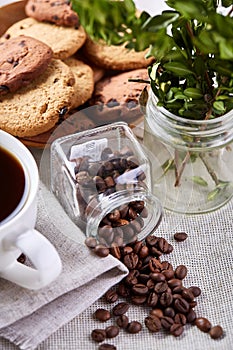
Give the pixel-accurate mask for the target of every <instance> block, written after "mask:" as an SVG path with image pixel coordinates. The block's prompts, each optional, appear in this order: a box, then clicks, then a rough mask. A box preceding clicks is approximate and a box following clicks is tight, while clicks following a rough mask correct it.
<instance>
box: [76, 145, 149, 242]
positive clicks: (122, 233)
mask: <svg viewBox="0 0 233 350" xmlns="http://www.w3.org/2000/svg"><path fill="white" fill-rule="evenodd" d="M75 163H76V165H75V168H74V172H75V178H76V189H77V191H76V193H77V200H78V203H79V209H80V216H81V217H83V218H84V219H85V220H87V218H88V215H90V213H92V212H93V211H95V215H98V214H99V213H98V209H97V207H98V203H99V202H100V201H101V200H102V199H103V198H104V197H107V196H110V195H112V194H114V193H115V192H119V191H123V190H126V191H127V190H128V191H129V192H131V191H132V190H133V191H134V190H136V189H138V188H145V187H146V183H145V180H146V174H145V172H144V171H143V170H142V168H141V167H140V162H139V160H138V159H137V158H136V156H135V154H134V152H133V151H132V150H131V149H130V148H129V147H128V146H125V147H124V148H122V149H121V150H120V151H114V152H113V151H112V150H111V148H105V149H104V150H103V151H102V153H101V156H100V160H99V161H93V160H92V159H91V158H89V157H87V156H85V157H80V158H77V159H75ZM144 204H145V203H144V201H142V200H137V201H131V202H129V203H127V204H125V205H122V206H119V207H117V208H114V210H113V211H112V212H109V213H108V214H107V215H106V216H105V217H104V218H103V220H102V221H101V222H100V225H99V230H98V241H99V243H100V244H104V245H107V246H110V245H112V244H116V245H118V246H121V245H122V244H123V243H128V242H131V241H134V240H135V239H136V238H137V236H138V234H139V233H140V232H141V230H142V227H143V226H144V219H145V218H147V216H148V212H147V208H146V207H145V205H144Z"/></svg>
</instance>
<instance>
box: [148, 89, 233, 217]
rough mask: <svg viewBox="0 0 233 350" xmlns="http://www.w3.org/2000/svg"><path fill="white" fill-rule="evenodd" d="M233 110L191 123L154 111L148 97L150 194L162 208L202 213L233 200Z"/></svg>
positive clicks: (154, 101)
mask: <svg viewBox="0 0 233 350" xmlns="http://www.w3.org/2000/svg"><path fill="white" fill-rule="evenodd" d="M232 142H233V111H230V112H228V113H227V114H225V115H223V116H221V117H218V118H215V119H210V120H189V119H185V118H181V117H178V116H176V115H174V114H172V113H170V112H169V111H167V110H166V109H164V108H162V107H158V106H157V98H156V96H155V95H154V94H153V92H152V91H151V92H150V95H149V99H148V102H147V106H146V116H145V125H144V145H145V146H146V147H147V148H148V152H149V154H150V153H151V154H153V155H154V159H153V164H152V179H153V185H152V192H153V193H154V194H155V195H156V197H158V198H159V199H160V201H161V203H162V205H163V207H164V208H166V209H168V210H172V211H175V212H178V213H186V214H200V213H206V212H209V211H213V210H215V209H217V208H219V207H221V206H222V205H224V204H225V203H226V202H227V201H228V200H229V199H230V198H231V197H232V195H233V145H232Z"/></svg>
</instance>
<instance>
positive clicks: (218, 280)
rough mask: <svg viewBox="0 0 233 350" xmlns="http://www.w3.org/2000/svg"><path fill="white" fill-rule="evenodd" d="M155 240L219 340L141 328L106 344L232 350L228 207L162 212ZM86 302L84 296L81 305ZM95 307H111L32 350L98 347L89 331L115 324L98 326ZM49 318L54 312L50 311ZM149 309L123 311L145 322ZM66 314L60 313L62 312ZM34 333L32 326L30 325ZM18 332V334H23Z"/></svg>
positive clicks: (231, 221)
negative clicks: (183, 236)
mask: <svg viewBox="0 0 233 350" xmlns="http://www.w3.org/2000/svg"><path fill="white" fill-rule="evenodd" d="M176 231H186V232H187V233H188V239H187V240H186V241H184V242H180V243H178V242H175V240H174V238H173V234H174V233H175V232H176ZM156 234H157V235H159V236H163V237H165V238H166V239H168V241H169V242H170V243H172V244H173V246H174V251H173V252H172V253H171V254H170V255H169V256H167V257H166V258H167V260H169V261H170V262H171V263H172V264H173V266H177V265H178V264H185V265H186V266H187V267H188V270H189V272H188V276H187V277H186V279H185V280H184V285H185V286H187V287H188V286H191V285H197V286H199V287H200V288H201V289H202V294H201V296H199V297H198V299H197V301H198V305H197V307H196V312H197V314H198V316H204V317H207V318H208V319H209V320H210V321H211V323H212V324H213V325H216V324H220V325H221V326H222V327H223V329H224V337H223V338H222V339H220V340H213V339H211V338H210V336H209V335H208V334H206V333H202V332H201V331H200V330H198V329H197V327H195V326H186V327H185V331H184V333H183V335H182V336H181V337H179V338H175V337H173V336H171V335H167V334H165V333H163V332H160V333H157V334H152V333H149V331H148V330H147V328H146V327H145V326H144V325H143V330H142V331H141V332H140V333H139V334H136V335H133V334H128V333H126V332H125V331H121V332H120V334H119V335H118V337H116V338H114V339H110V340H109V341H108V343H112V344H115V345H116V346H117V349H118V350H120V349H121V350H139V349H144V350H152V349H153V350H156V349H159V350H170V349H171V350H176V349H177V350H178V349H182V350H203V349H204V350H215V349H216V350H231V349H232V348H233V331H232V325H233V310H232V309H233V307H232V305H233V291H232V288H233V272H232V271H233V257H232V248H233V201H232V200H231V201H230V202H229V203H228V204H227V205H225V206H224V207H223V208H221V209H219V210H217V211H215V212H213V213H210V214H205V215H198V216H193V217H191V216H183V215H176V214H173V213H168V212H165V215H164V218H163V220H162V223H161V225H160V227H159V228H158V230H157V232H156ZM86 297H87V296H86V295H85V292H84V294H83V300H85V298H86ZM98 307H106V308H107V309H109V310H111V308H112V307H113V306H112V305H111V304H105V301H104V299H103V298H100V299H99V300H98V301H96V302H95V303H94V304H92V305H91V306H89V307H88V308H87V309H85V310H84V311H83V312H82V313H81V314H80V315H79V316H77V317H75V318H73V319H72V320H71V321H70V322H68V323H67V324H65V325H64V326H63V327H61V328H59V329H58V330H57V331H56V332H55V333H53V334H52V335H51V336H50V337H48V338H47V339H46V340H45V341H44V342H42V343H41V344H40V345H39V346H38V347H37V350H82V349H85V350H95V349H98V344H97V343H95V342H93V341H92V340H91V337H90V334H91V331H92V329H94V328H102V327H105V326H108V325H110V324H113V323H114V320H113V319H110V320H109V321H107V322H106V324H104V325H103V324H100V322H99V321H97V320H95V319H94V318H93V312H94V311H95V310H96V309H97V308H98ZM50 311H51V312H53V310H52V309H51V310H50ZM148 311H149V309H147V308H145V307H138V306H131V307H130V309H129V311H128V316H129V319H130V320H139V321H141V322H142V323H143V322H144V317H145V316H147V314H148ZM64 312H65V311H64ZM35 327H36V325H35ZM22 331H23V329H22ZM0 349H4V350H13V349H17V347H15V346H14V345H12V344H11V343H9V342H8V341H7V340H4V339H0Z"/></svg>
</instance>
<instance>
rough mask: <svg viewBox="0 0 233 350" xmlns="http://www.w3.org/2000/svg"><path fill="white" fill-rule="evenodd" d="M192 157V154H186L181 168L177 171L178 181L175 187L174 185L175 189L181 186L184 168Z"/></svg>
mask: <svg viewBox="0 0 233 350" xmlns="http://www.w3.org/2000/svg"><path fill="white" fill-rule="evenodd" d="M190 155H191V153H190V152H189V151H188V152H187V153H186V155H185V157H184V159H183V161H182V163H181V165H180V168H179V169H177V173H176V181H175V185H174V186H175V187H177V186H180V179H181V176H182V174H183V171H184V168H185V166H186V164H187V162H188V161H189V158H190Z"/></svg>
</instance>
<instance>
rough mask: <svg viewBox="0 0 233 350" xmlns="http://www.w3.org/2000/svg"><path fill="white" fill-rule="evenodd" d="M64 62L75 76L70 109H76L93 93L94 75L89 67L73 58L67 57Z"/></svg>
mask: <svg viewBox="0 0 233 350" xmlns="http://www.w3.org/2000/svg"><path fill="white" fill-rule="evenodd" d="M63 62H65V63H66V64H67V65H68V66H69V67H70V68H71V70H72V72H73V73H74V76H75V85H74V90H75V95H74V99H73V103H72V108H76V107H79V106H81V105H82V104H84V103H85V102H86V101H87V100H89V99H90V98H91V96H92V93H93V91H94V75H93V71H92V69H91V67H89V66H88V65H87V64H85V63H83V62H82V61H80V60H77V59H76V58H75V57H68V58H67V59H65V60H64V61H63Z"/></svg>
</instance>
